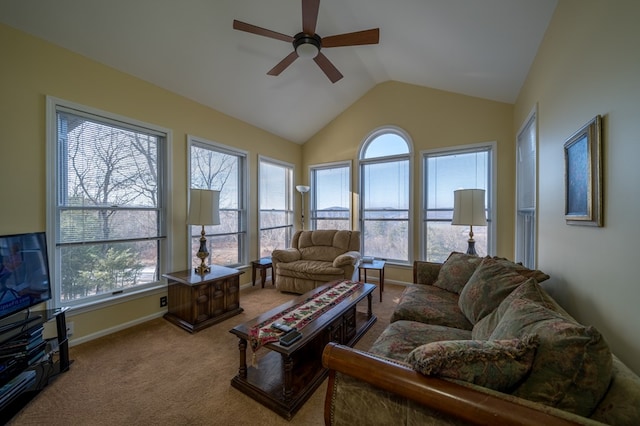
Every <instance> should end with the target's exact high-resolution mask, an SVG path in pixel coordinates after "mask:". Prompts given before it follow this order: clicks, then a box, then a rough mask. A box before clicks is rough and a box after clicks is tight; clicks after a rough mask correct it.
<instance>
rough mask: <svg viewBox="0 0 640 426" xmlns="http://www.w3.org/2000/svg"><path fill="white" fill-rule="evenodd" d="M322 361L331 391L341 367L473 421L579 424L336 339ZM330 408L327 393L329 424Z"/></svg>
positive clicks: (370, 382)
mask: <svg viewBox="0 0 640 426" xmlns="http://www.w3.org/2000/svg"><path fill="white" fill-rule="evenodd" d="M322 364H323V365H324V366H325V367H326V368H328V369H329V370H330V372H329V380H330V381H329V386H328V392H329V390H331V389H332V388H333V380H334V376H335V372H336V371H337V372H340V373H342V374H346V375H349V376H352V377H355V378H356V379H359V380H362V381H364V382H366V383H369V384H371V385H373V386H375V387H378V388H380V389H383V390H386V391H388V392H393V393H395V394H397V395H400V396H402V397H405V398H408V399H411V400H413V401H415V402H417V403H419V404H423V405H425V406H428V407H431V408H432V409H435V410H437V411H440V412H443V413H446V414H447V415H450V416H452V417H456V418H459V419H461V420H464V421H465V422H469V423H470V424H485V425H486V424H500V425H516V424H517V425H531V426H533V425H536V426H537V425H575V424H579V423H575V422H573V421H570V420H567V419H563V418H560V417H556V416H554V415H552V414H548V413H545V412H542V411H538V410H536V409H534V408H531V407H528V406H525V405H520V404H517V403H515V402H511V401H507V400H505V399H501V398H499V397H497V396H493V395H491V394H489V393H483V392H480V391H477V390H474V389H472V388H469V387H466V386H463V385H459V384H457V383H454V382H450V381H447V380H443V379H439V378H435V377H427V376H424V375H422V374H421V373H418V372H417V371H415V370H413V369H412V368H410V367H408V366H404V365H401V364H399V363H395V362H393V361H391V360H385V359H383V358H379V357H376V356H374V355H372V354H369V353H367V352H363V351H359V350H357V349H353V348H350V347H348V346H343V345H339V344H337V343H333V342H332V343H329V344H328V345H327V346H325V348H324V351H323V353H322ZM327 395H328V394H327ZM329 408H330V398H329V397H327V400H326V401H325V424H327V425H328V424H330V418H329V417H328V416H329V412H330V410H329Z"/></svg>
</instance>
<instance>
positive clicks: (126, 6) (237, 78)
mask: <svg viewBox="0 0 640 426" xmlns="http://www.w3.org/2000/svg"><path fill="white" fill-rule="evenodd" d="M556 3H557V0H322V1H321V2H320V11H319V16H318V23H317V27H316V31H317V33H318V34H319V35H320V36H330V35H334V34H342V33H347V32H352V31H359V30H365V29H369V28H380V44H378V45H371V46H352V47H338V48H331V49H324V50H323V53H324V54H325V55H326V56H327V57H328V58H329V60H331V62H332V63H333V64H334V65H335V66H336V67H337V68H338V69H339V70H340V71H341V72H342V74H343V75H344V78H343V79H342V80H340V81H338V82H337V83H335V84H332V83H331V82H330V81H329V80H328V79H327V77H326V76H325V75H324V74H323V72H322V71H321V70H320V69H319V68H318V67H317V65H316V64H315V63H314V62H313V61H305V60H303V59H298V60H296V61H295V62H294V63H293V64H292V65H291V66H290V67H289V68H287V69H286V70H285V71H284V72H283V73H282V74H281V75H280V76H278V77H272V76H268V75H267V74H266V73H267V71H269V70H270V69H271V68H272V67H273V66H275V65H276V64H277V63H278V62H280V60H281V59H283V58H284V57H285V56H286V55H288V54H289V53H290V52H291V51H292V49H293V47H292V46H291V44H289V43H287V42H283V41H279V40H274V39H271V38H266V37H261V36H257V35H254V34H249V33H246V32H241V31H237V30H234V29H232V22H233V20H234V19H238V20H240V21H244V22H247V23H250V24H254V25H257V26H260V27H263V28H267V29H270V30H273V31H277V32H280V33H284V34H288V35H292V36H293V35H295V34H296V33H298V32H300V31H301V29H302V12H301V1H300V0H268V1H267V0H180V1H177V0H109V1H105V0H55V1H52V0H0V22H3V23H5V24H7V25H10V26H12V27H14V28H18V29H20V30H23V31H25V32H27V33H30V34H33V35H36V36H38V37H41V38H43V39H46V40H49V41H50V42H52V43H54V44H57V45H60V46H63V47H65V48H67V49H69V50H72V51H74V52H77V53H79V54H81V55H84V56H86V57H89V58H91V59H94V60H96V61H98V62H101V63H103V64H106V65H109V66H111V67H113V68H116V69H118V70H121V71H124V72H126V73H129V74H132V75H134V76H137V77H139V78H141V79H143V80H146V81H149V82H151V83H154V84H156V85H158V86H161V87H164V88H166V89H168V90H170V91H172V92H175V93H178V94H180V95H183V96H185V97H187V98H190V99H193V100H195V101H197V102H200V103H202V104H204V105H207V106H210V107H211V108H214V109H216V110H218V111H221V112H223V113H226V114H228V115H230V116H233V117H236V118H238V119H240V120H243V121H245V122H247V123H251V124H253V125H255V126H257V127H260V128H262V129H264V130H267V131H269V132H271V133H273V134H276V135H279V136H282V137H284V138H286V139H288V140H291V141H293V142H296V143H304V142H305V141H307V140H308V139H309V138H310V137H311V136H313V135H314V134H315V133H316V132H317V131H318V130H320V129H322V128H323V127H324V126H325V125H326V124H327V123H329V122H330V121H331V120H332V119H333V118H335V117H336V116H337V115H339V114H340V113H341V112H342V111H344V110H345V109H346V108H347V107H348V106H349V105H351V104H352V103H353V102H355V101H356V100H357V99H358V98H360V97H361V96H362V95H363V94H365V93H366V92H367V91H368V90H369V89H371V88H372V87H373V86H375V85H376V84H378V83H381V82H384V81H388V80H396V81H401V82H406V83H411V84H417V85H421V86H428V87H432V88H436V89H442V90H447V91H451V92H457V93H462V94H467V95H471V96H477V97H481V98H486V99H492V100H497V101H503V102H508V103H513V102H514V101H515V99H516V96H517V94H518V91H519V90H520V87H521V86H522V83H523V82H524V79H525V78H526V75H527V72H528V70H529V67H530V66H531V63H532V62H533V58H534V56H535V54H536V51H537V49H538V45H539V44H540V42H541V40H542V37H543V35H544V32H545V30H546V28H547V25H548V23H549V21H550V19H551V15H552V14H553V11H554V9H555V6H556ZM43 66H46V64H43Z"/></svg>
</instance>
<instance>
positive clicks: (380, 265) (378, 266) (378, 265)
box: [358, 259, 386, 302]
mask: <svg viewBox="0 0 640 426" xmlns="http://www.w3.org/2000/svg"><path fill="white" fill-rule="evenodd" d="M385 263H386V262H385V261H384V260H377V259H376V260H374V261H373V262H360V264H359V265H358V281H362V276H361V272H362V270H364V281H365V282H367V269H374V270H378V271H379V272H378V273H379V274H380V275H379V276H380V301H381V302H382V292H383V291H384V265H385Z"/></svg>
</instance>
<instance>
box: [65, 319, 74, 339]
mask: <svg viewBox="0 0 640 426" xmlns="http://www.w3.org/2000/svg"><path fill="white" fill-rule="evenodd" d="M73 330H74V329H73V321H71V322H68V323H67V337H71V336H73Z"/></svg>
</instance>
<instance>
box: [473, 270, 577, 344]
mask: <svg viewBox="0 0 640 426" xmlns="http://www.w3.org/2000/svg"><path fill="white" fill-rule="evenodd" d="M516 299H527V300H531V301H533V302H536V303H537V304H539V305H542V306H544V307H545V308H548V309H551V310H552V311H555V312H558V313H560V314H562V315H564V316H565V317H566V318H571V317H570V316H569V314H568V313H567V312H566V311H565V310H564V309H562V307H561V306H560V305H558V303H557V302H556V301H555V300H553V298H552V297H551V296H549V295H548V294H547V292H545V291H544V290H543V289H542V287H541V286H540V285H539V284H538V283H537V282H536V280H534V279H528V280H527V281H525V282H524V283H522V284H520V286H519V287H518V288H516V289H515V290H513V291H512V292H511V294H509V295H508V296H507V297H506V298H505V299H504V300H503V301H502V303H500V305H498V307H497V308H496V309H495V310H494V311H493V312H491V313H490V314H489V315H487V316H486V317H484V318H482V319H481V320H480V321H478V322H477V323H476V324H475V325H474V326H473V338H474V339H478V340H486V339H488V338H489V337H490V336H491V333H493V330H494V329H495V328H496V326H497V325H498V323H499V322H500V320H501V319H502V316H503V315H504V313H505V312H506V310H507V309H508V308H509V306H510V305H511V302H513V301H514V300H516Z"/></svg>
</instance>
